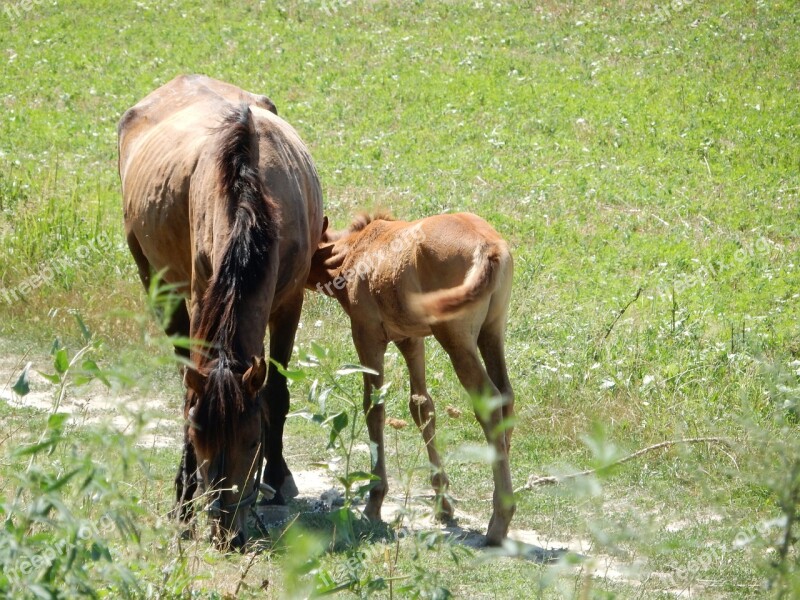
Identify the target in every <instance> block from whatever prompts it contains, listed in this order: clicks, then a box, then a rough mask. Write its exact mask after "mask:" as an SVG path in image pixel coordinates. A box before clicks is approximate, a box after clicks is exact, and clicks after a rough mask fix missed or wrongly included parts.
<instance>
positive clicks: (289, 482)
mask: <svg viewBox="0 0 800 600" xmlns="http://www.w3.org/2000/svg"><path fill="white" fill-rule="evenodd" d="M302 307H303V295H302V292H301V293H300V295H299V296H298V297H297V298H295V299H294V301H293V302H289V303H287V304H286V305H284V306H283V307H281V308H280V309H278V310H277V311H275V312H274V313H273V314H272V316H271V317H270V321H269V357H270V358H271V359H272V360H274V361H275V362H277V363H278V364H280V365H281V366H282V367H284V368H286V366H287V365H288V364H289V358H290V357H291V355H292V348H293V347H294V336H295V334H296V333H297V324H298V323H299V322H300V309H301V308H302ZM259 397H260V399H261V401H262V402H265V403H266V406H267V414H268V416H269V423H265V424H264V426H265V427H266V428H267V467H266V469H265V470H264V477H263V481H264V483H266V484H267V485H269V486H270V487H272V488H273V489H275V491H276V493H275V497H274V498H272V500H269V501H268V502H267V503H268V504H279V505H280V504H286V500H287V499H288V498H294V497H295V496H297V493H298V491H297V486H296V485H295V483H294V478H293V477H292V473H291V472H290V471H289V467H288V466H287V465H286V461H285V460H284V458H283V428H284V425H285V424H286V415H287V414H288V413H289V388H288V387H287V385H286V378H285V377H284V376H283V375H281V374H280V373H279V372H278V369H277V368H276V367H275V365H274V364H273V363H272V362H270V364H269V372H268V374H267V385H266V386H264V388H263V389H262V390H261V392H260V393H259Z"/></svg>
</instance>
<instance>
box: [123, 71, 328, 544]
mask: <svg viewBox="0 0 800 600" xmlns="http://www.w3.org/2000/svg"><path fill="white" fill-rule="evenodd" d="M118 135H119V173H120V178H121V180H122V193H123V199H124V213H125V232H126V235H127V241H128V246H129V247H130V251H131V253H132V254H133V258H134V260H135V261H136V265H137V267H138V270H139V276H140V278H141V280H142V284H143V285H144V286H145V289H148V288H149V287H150V284H151V279H152V277H153V274H154V273H160V274H161V277H162V279H163V280H164V281H165V282H166V283H167V284H170V285H173V286H176V287H177V289H178V290H179V291H180V292H181V293H182V294H184V295H185V302H180V303H179V305H178V307H177V309H176V310H175V311H174V313H173V314H172V315H171V318H170V320H169V323H168V325H167V327H166V331H167V333H168V334H170V335H180V336H183V337H185V338H190V339H191V340H192V342H191V348H190V351H186V350H185V349H181V348H177V347H176V351H177V352H178V353H179V354H183V355H184V356H186V357H187V358H188V359H189V360H190V362H189V363H188V364H189V365H190V366H187V367H185V369H184V383H185V386H186V396H185V401H184V418H185V422H186V426H185V436H184V437H185V442H184V450H183V456H182V458H181V466H180V468H179V471H178V476H177V477H176V480H175V483H176V491H177V497H178V506H177V508H178V513H179V515H180V517H181V519H182V520H188V519H189V518H190V517H191V514H192V509H191V505H190V504H189V502H188V501H189V500H191V498H192V496H193V495H194V493H195V491H196V488H197V486H198V477H199V479H200V484H201V485H202V487H203V488H204V489H205V490H206V491H208V492H209V493H210V495H211V497H212V504H211V507H212V508H211V511H210V512H211V517H212V518H211V525H212V534H213V535H214V537H215V539H216V540H217V542H218V544H220V545H222V546H224V545H226V544H228V543H230V544H231V545H233V546H234V547H241V546H243V545H244V543H245V542H246V540H247V528H246V523H245V520H246V519H245V517H246V514H245V513H246V511H245V510H244V508H246V507H247V506H249V505H251V504H252V503H253V502H254V501H255V500H256V498H257V493H258V490H259V486H260V483H261V482H260V481H257V479H258V476H257V475H256V474H260V473H261V467H262V457H263V456H264V455H265V454H266V458H267V467H266V470H265V472H264V476H263V481H264V482H265V483H266V484H268V485H269V486H271V487H272V488H274V489H275V490H277V495H276V497H275V498H274V501H277V502H282V501H283V500H284V497H283V494H282V493H281V492H282V489H281V488H282V486H283V485H284V484H286V486H285V487H284V488H283V492H284V493H286V490H287V489H288V490H291V488H292V487H293V481H292V480H291V474H290V473H289V470H288V468H287V467H286V463H285V462H284V460H283V456H282V453H283V447H282V436H283V427H284V423H285V420H286V414H287V412H288V408H289V392H288V389H287V387H286V379H285V378H284V377H283V376H281V375H280V374H279V372H278V370H277V369H276V368H275V366H274V365H273V364H270V365H267V364H266V361H265V360H264V358H263V357H264V338H265V334H266V330H267V327H269V356H270V358H271V359H274V360H275V361H276V362H277V363H279V364H281V365H284V366H285V365H286V364H287V362H288V360H289V357H290V355H291V352H292V347H293V344H294V336H295V333H296V330H297V324H298V322H299V319H300V309H301V307H302V304H303V288H304V284H305V282H306V277H307V274H308V271H309V268H310V264H311V257H312V255H313V253H314V250H315V249H316V247H317V244H318V242H319V239H320V232H321V231H322V192H321V189H320V184H319V179H318V177H317V172H316V169H315V167H314V163H313V162H312V160H311V156H310V155H309V153H308V150H307V149H306V147H305V145H304V144H303V142H302V140H301V139H300V137H299V136H298V135H297V132H296V131H295V130H294V129H293V128H292V127H291V126H290V125H289V124H288V123H286V122H285V121H284V120H283V119H281V118H280V117H278V116H277V113H276V111H275V105H274V104H273V103H272V102H271V101H270V100H269V99H268V98H267V97H266V96H258V95H254V94H251V93H249V92H246V91H244V90H241V89H239V88H237V87H235V86H233V85H230V84H228V83H223V82H221V81H216V80H214V79H210V78H208V77H204V76H197V75H194V76H181V77H178V78H176V79H174V80H172V81H170V82H169V83H167V84H165V85H164V86H162V87H160V88H158V89H157V90H155V91H154V92H152V93H151V94H150V95H148V96H147V97H145V98H144V99H143V100H141V101H140V102H139V103H138V104H136V105H135V106H134V107H132V108H130V109H129V110H128V111H127V112H126V113H125V114H124V115H123V117H122V120H121V121H120V123H119V126H118ZM267 371H269V372H268V373H267ZM265 378H266V386H264V387H263V388H262V384H263V383H264V380H265ZM254 475H255V476H254Z"/></svg>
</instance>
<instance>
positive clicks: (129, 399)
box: [0, 357, 182, 448]
mask: <svg viewBox="0 0 800 600" xmlns="http://www.w3.org/2000/svg"><path fill="white" fill-rule="evenodd" d="M28 362H31V367H30V368H29V370H28V383H29V386H30V391H29V392H28V393H27V394H25V395H24V396H20V395H18V394H16V393H15V392H14V391H13V389H12V388H13V385H14V383H15V382H16V381H17V379H18V378H19V376H20V374H21V373H22V371H23V369H24V368H25V365H26V364H28ZM37 362H39V363H42V364H46V363H47V362H49V360H44V359H42V360H39V361H36V362H34V361H25V360H23V359H21V358H19V357H17V358H4V359H0V386H1V387H0V401H2V402H5V403H6V404H8V406H10V407H12V408H20V409H21V408H25V409H31V410H36V411H41V412H45V413H50V412H59V413H65V414H68V415H70V417H71V422H72V424H73V425H74V426H78V427H83V426H87V425H92V424H106V425H110V426H111V427H113V428H114V429H116V430H118V431H120V432H123V433H124V432H132V431H137V421H138V420H139V419H140V418H141V416H142V415H147V419H146V420H145V421H146V422H145V424H144V426H143V427H141V430H140V431H139V435H138V437H137V440H136V445H137V446H139V447H142V448H169V447H178V446H179V444H180V438H181V436H182V431H181V428H180V419H179V415H177V414H175V415H174V416H172V415H171V414H170V413H172V412H173V411H172V409H170V400H171V399H170V398H169V397H167V396H165V395H159V394H156V393H151V394H146V395H142V396H135V395H132V394H130V393H123V392H120V391H118V390H114V389H113V388H111V389H109V388H107V387H106V386H104V385H103V384H102V383H100V382H99V381H92V382H90V383H88V384H86V385H83V386H80V387H72V386H70V387H69V389H68V390H67V393H66V394H65V395H64V397H63V399H62V400H61V402H60V403H59V404H58V406H56V403H57V401H58V395H59V389H58V385H56V384H53V383H52V382H50V381H48V380H47V379H45V378H44V377H43V376H42V375H41V374H40V373H39V371H38V370H37V368H38V366H37ZM48 366H49V365H48ZM40 370H41V371H43V372H48V369H46V368H42V369H40ZM49 371H52V368H50V369H49ZM173 404H174V402H173Z"/></svg>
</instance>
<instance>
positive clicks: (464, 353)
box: [431, 321, 516, 546]
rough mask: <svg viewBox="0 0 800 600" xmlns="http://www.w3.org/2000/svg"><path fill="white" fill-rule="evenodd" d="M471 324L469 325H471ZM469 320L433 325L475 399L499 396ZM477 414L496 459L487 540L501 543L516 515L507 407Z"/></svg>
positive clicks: (499, 407)
mask: <svg viewBox="0 0 800 600" xmlns="http://www.w3.org/2000/svg"><path fill="white" fill-rule="evenodd" d="M467 325H468V324H467ZM467 325H465V323H464V322H463V321H462V322H459V321H450V322H447V323H443V324H440V325H436V326H432V327H431V329H432V330H433V335H434V336H435V337H436V339H437V340H439V343H441V344H442V347H444V349H445V350H446V351H447V354H449V355H450V360H451V361H452V363H453V367H454V368H455V371H456V375H458V379H459V381H461V385H463V386H464V388H465V389H466V390H467V392H469V393H470V395H472V396H473V397H475V398H481V397H487V396H488V397H489V398H499V397H501V395H500V390H498V389H497V387H496V386H495V385H494V383H493V382H492V380H491V379H490V378H489V375H488V373H487V372H486V369H484V366H483V364H482V363H481V361H480V359H479V358H478V349H477V347H476V340H475V339H474V337H473V334H472V333H471V331H470V328H469V327H468V326H467ZM475 416H476V417H477V418H478V422H479V423H480V424H481V428H482V429H483V433H484V435H485V436H486V440H487V441H488V442H489V444H490V445H491V446H492V447H494V449H495V452H496V455H497V456H496V458H495V460H494V462H493V463H492V475H493V478H494V495H493V499H492V508H493V511H492V518H491V519H490V520H489V528H488V530H487V532H486V543H487V544H488V545H490V546H497V545H499V544H500V543H502V541H503V539H504V538H505V537H506V534H508V528H509V525H510V523H511V518H512V517H513V516H514V511H515V510H516V507H515V505H514V488H513V486H512V484H511V469H510V466H509V463H508V448H507V446H506V436H505V435H504V434H503V433H502V422H503V410H502V406H500V405H498V406H496V407H494V408H492V410H491V411H490V413H489V414H488V415H487V414H486V413H485V411H483V410H481V407H480V406H478V405H476V407H475Z"/></svg>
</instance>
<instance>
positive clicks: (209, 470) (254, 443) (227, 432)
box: [184, 354, 267, 548]
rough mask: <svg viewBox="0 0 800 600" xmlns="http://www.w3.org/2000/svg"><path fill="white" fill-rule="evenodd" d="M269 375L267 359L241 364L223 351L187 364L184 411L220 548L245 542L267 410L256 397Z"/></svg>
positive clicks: (213, 535) (262, 450) (212, 527)
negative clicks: (203, 361)
mask: <svg viewBox="0 0 800 600" xmlns="http://www.w3.org/2000/svg"><path fill="white" fill-rule="evenodd" d="M266 374H267V367H266V363H265V362H264V359H263V358H259V357H253V359H252V363H251V365H250V366H249V367H248V366H247V365H242V364H240V363H237V362H234V361H232V360H230V359H229V358H228V357H227V356H225V355H224V354H220V357H219V358H217V359H214V360H212V361H210V362H208V363H206V364H205V365H204V366H203V367H201V368H194V367H187V369H186V370H185V372H184V382H185V384H186V403H185V409H184V410H185V415H184V417H185V418H186V419H187V421H188V423H189V439H190V441H191V443H192V445H193V447H194V450H195V454H196V456H197V464H198V471H199V475H200V478H201V483H202V488H201V489H202V490H203V491H204V492H205V493H207V494H209V495H210V498H208V501H209V502H210V504H209V506H210V508H209V513H210V517H211V529H212V537H213V538H214V539H215V541H216V543H217V544H218V545H219V546H221V547H226V546H228V545H230V546H232V547H234V548H241V547H242V546H243V545H244V544H245V542H246V541H247V526H246V517H247V511H248V509H249V507H250V506H251V505H252V504H253V502H255V500H256V496H257V492H258V489H259V488H258V484H259V483H260V482H258V481H257V480H256V478H257V477H258V475H259V474H260V466H261V461H262V457H263V453H264V448H263V434H264V432H265V426H266V410H265V407H263V406H262V405H261V402H260V400H259V398H258V391H259V390H260V389H261V386H262V384H263V383H264V379H265V377H266Z"/></svg>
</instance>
